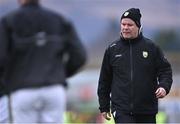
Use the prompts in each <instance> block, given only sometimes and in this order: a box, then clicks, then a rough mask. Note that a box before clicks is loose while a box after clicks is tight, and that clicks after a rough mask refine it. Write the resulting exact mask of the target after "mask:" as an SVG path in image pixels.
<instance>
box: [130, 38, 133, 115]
mask: <svg viewBox="0 0 180 124" xmlns="http://www.w3.org/2000/svg"><path fill="white" fill-rule="evenodd" d="M129 47H130V49H129V51H130V53H129V54H130V76H131V77H130V79H131V80H130V81H131V84H130V114H131V115H132V114H133V108H134V105H133V56H132V54H133V53H132V44H131V41H130V40H129Z"/></svg>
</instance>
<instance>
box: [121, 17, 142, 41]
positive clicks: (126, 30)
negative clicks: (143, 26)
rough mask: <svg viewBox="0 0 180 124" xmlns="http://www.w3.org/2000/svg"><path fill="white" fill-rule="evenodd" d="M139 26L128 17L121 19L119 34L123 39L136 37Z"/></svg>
mask: <svg viewBox="0 0 180 124" xmlns="http://www.w3.org/2000/svg"><path fill="white" fill-rule="evenodd" d="M138 32H139V28H138V27H137V25H136V24H135V22H134V21H133V20H131V19H129V18H123V19H122V20H121V34H122V36H123V38H124V39H134V38H136V37H138Z"/></svg>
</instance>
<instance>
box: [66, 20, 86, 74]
mask: <svg viewBox="0 0 180 124" xmlns="http://www.w3.org/2000/svg"><path fill="white" fill-rule="evenodd" d="M65 33H66V34H65V35H66V37H67V45H66V53H67V56H68V59H67V61H66V62H65V71H66V76H67V77H71V76H72V75H73V74H75V73H76V72H77V71H78V70H79V69H80V68H81V67H82V66H83V65H84V64H85V62H86V59H87V55H86V50H85V47H84V46H83V44H82V43H81V41H80V39H79V37H78V35H77V33H76V31H75V29H74V27H73V25H72V24H71V23H67V25H66V26H65Z"/></svg>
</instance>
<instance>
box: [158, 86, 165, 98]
mask: <svg viewBox="0 0 180 124" xmlns="http://www.w3.org/2000/svg"><path fill="white" fill-rule="evenodd" d="M155 94H156V98H164V97H165V96H166V90H165V89H164V88H162V87H159V88H158V89H157V90H156V92H155Z"/></svg>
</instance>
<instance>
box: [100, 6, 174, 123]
mask: <svg viewBox="0 0 180 124" xmlns="http://www.w3.org/2000/svg"><path fill="white" fill-rule="evenodd" d="M140 20H141V13H140V10H139V9H138V8H130V9H128V10H127V11H125V12H124V13H123V15H122V16H121V20H120V25H121V32H120V39H118V40H116V41H114V42H112V44H111V45H109V47H108V48H107V49H106V51H105V54H104V59H103V62H102V67H101V72H100V78H99V85H98V97H99V104H100V107H99V109H100V111H101V113H102V115H103V117H104V118H105V119H107V120H109V119H110V115H111V113H112V115H113V117H114V120H115V122H116V123H156V114H157V112H158V99H159V98H164V97H165V96H166V95H167V94H168V93H169V91H170V88H171V85H172V69H171V65H170V63H169V62H168V61H167V59H166V58H165V56H164V55H163V53H162V51H161V49H160V48H159V47H158V46H157V45H155V43H154V42H153V41H151V40H150V39H148V38H146V37H144V36H143V34H142V31H141V30H142V26H141V21H140ZM110 112H111V113H110Z"/></svg>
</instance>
